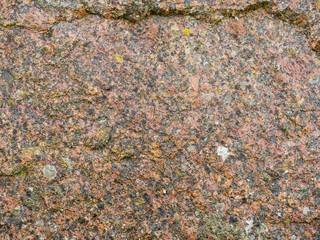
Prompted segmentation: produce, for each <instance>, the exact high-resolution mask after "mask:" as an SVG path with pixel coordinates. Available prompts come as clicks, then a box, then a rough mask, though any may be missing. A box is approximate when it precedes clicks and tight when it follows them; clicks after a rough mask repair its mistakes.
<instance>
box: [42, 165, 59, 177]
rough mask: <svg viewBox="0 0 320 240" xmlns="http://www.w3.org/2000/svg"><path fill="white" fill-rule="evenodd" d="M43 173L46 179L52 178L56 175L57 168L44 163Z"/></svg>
mask: <svg viewBox="0 0 320 240" xmlns="http://www.w3.org/2000/svg"><path fill="white" fill-rule="evenodd" d="M43 175H44V176H45V177H46V178H48V179H54V178H55V177H56V176H57V170H56V168H55V167H54V166H52V165H46V166H44V168H43Z"/></svg>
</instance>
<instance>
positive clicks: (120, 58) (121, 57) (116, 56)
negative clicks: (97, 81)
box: [114, 54, 123, 63]
mask: <svg viewBox="0 0 320 240" xmlns="http://www.w3.org/2000/svg"><path fill="white" fill-rule="evenodd" d="M114 58H115V59H116V60H117V61H118V63H122V62H123V56H121V55H118V54H116V55H115V56H114Z"/></svg>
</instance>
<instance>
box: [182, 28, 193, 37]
mask: <svg viewBox="0 0 320 240" xmlns="http://www.w3.org/2000/svg"><path fill="white" fill-rule="evenodd" d="M190 33H191V30H190V29H188V28H184V35H186V36H189V34H190Z"/></svg>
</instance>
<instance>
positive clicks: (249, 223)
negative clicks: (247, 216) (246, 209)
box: [245, 220, 253, 235]
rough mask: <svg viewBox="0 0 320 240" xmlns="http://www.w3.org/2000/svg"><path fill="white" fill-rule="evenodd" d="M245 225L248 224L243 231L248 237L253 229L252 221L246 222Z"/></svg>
mask: <svg viewBox="0 0 320 240" xmlns="http://www.w3.org/2000/svg"><path fill="white" fill-rule="evenodd" d="M246 223H247V224H248V226H246V228H245V230H246V234H247V235H248V234H249V233H250V232H251V229H252V227H253V220H247V221H246Z"/></svg>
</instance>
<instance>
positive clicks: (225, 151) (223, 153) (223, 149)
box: [217, 146, 229, 161]
mask: <svg viewBox="0 0 320 240" xmlns="http://www.w3.org/2000/svg"><path fill="white" fill-rule="evenodd" d="M217 155H218V156H220V157H222V159H223V161H225V160H226V159H227V157H228V156H229V153H228V148H226V147H223V146H219V147H218V149H217Z"/></svg>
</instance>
